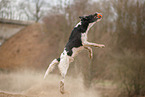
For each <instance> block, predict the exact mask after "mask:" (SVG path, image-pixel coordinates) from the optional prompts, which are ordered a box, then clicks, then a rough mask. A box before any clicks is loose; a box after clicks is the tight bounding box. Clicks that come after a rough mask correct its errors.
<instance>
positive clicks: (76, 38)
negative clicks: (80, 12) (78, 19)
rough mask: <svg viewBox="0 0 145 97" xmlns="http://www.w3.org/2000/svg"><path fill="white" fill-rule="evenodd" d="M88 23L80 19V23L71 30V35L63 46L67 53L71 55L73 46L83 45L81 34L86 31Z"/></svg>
mask: <svg viewBox="0 0 145 97" xmlns="http://www.w3.org/2000/svg"><path fill="white" fill-rule="evenodd" d="M88 25H89V23H88V22H85V21H82V24H81V25H79V26H78V27H75V28H74V29H73V30H72V32H71V35H70V37H69V41H68V43H67V44H66V46H65V49H66V51H67V55H69V56H71V55H72V54H73V52H72V48H73V47H75V48H78V47H80V46H83V45H82V40H81V34H82V33H85V32H86V30H87V27H88Z"/></svg>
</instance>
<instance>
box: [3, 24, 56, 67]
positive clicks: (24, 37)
mask: <svg viewBox="0 0 145 97" xmlns="http://www.w3.org/2000/svg"><path fill="white" fill-rule="evenodd" d="M52 33H53V32H50V33H48V32H47V31H46V30H45V27H44V25H43V24H33V25H30V26H28V27H26V28H24V29H22V30H21V31H20V32H19V33H17V34H16V35H14V36H13V37H11V38H10V39H8V40H7V41H6V42H5V43H4V44H3V45H2V46H1V47H0V55H1V57H0V69H16V68H21V67H28V68H35V69H36V68H37V69H41V68H46V67H47V65H48V63H50V61H51V60H52V57H53V58H54V56H56V52H57V49H55V48H57V45H56V44H54V42H55V41H58V40H57V39H58V37H57V36H56V35H54V34H52ZM54 52H55V53H54ZM49 56H51V57H49ZM48 60H50V61H48ZM46 64H47V65H46Z"/></svg>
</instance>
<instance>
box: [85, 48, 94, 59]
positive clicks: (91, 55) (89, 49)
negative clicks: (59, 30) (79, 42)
mask: <svg viewBox="0 0 145 97" xmlns="http://www.w3.org/2000/svg"><path fill="white" fill-rule="evenodd" d="M84 48H85V49H87V50H88V51H89V53H90V58H92V57H93V51H92V48H90V47H87V46H85V47H84Z"/></svg>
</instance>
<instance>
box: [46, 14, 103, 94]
mask: <svg viewBox="0 0 145 97" xmlns="http://www.w3.org/2000/svg"><path fill="white" fill-rule="evenodd" d="M79 18H80V19H81V21H80V22H79V23H78V24H77V25H76V26H75V27H74V29H73V30H72V32H71V35H70V37H69V41H68V43H67V44H66V46H65V48H64V51H63V53H62V54H61V56H60V58H58V59H54V60H53V61H52V62H51V64H50V65H49V67H48V69H47V71H46V73H45V75H44V78H45V77H46V76H47V74H48V73H50V72H51V71H52V70H53V69H54V67H55V65H56V64H57V63H59V64H58V67H59V70H60V73H61V76H62V80H61V81H60V92H61V93H62V94H64V93H65V92H64V79H65V75H66V73H67V70H68V67H69V64H70V63H71V62H73V60H74V57H75V56H76V55H77V54H78V53H79V52H80V51H82V50H83V49H87V50H89V52H90V57H92V49H91V48H90V46H94V47H99V48H103V47H105V46H104V45H103V44H96V43H91V42H88V41H87V34H88V31H89V29H90V28H91V27H92V26H93V25H94V24H95V23H96V22H98V21H100V20H101V19H102V14H101V13H98V12H96V13H95V14H92V15H88V16H80V17H79Z"/></svg>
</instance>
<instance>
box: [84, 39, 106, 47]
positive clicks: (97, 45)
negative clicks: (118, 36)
mask: <svg viewBox="0 0 145 97" xmlns="http://www.w3.org/2000/svg"><path fill="white" fill-rule="evenodd" d="M83 45H84V46H94V47H99V48H104V47H105V45H103V44H97V43H91V42H88V41H85V42H84V43H83Z"/></svg>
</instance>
